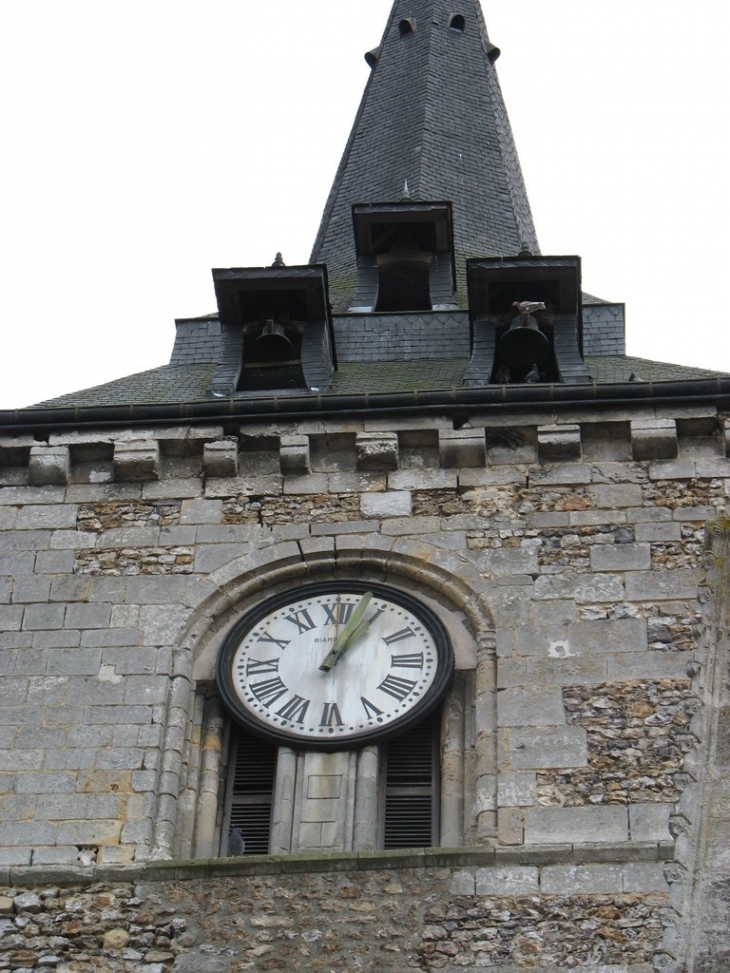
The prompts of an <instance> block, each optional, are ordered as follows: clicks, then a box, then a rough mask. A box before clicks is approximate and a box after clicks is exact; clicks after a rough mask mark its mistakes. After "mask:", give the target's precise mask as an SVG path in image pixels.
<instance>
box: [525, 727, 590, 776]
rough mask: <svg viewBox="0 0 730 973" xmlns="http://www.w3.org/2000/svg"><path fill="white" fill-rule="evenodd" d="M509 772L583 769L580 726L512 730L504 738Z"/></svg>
mask: <svg viewBox="0 0 730 973" xmlns="http://www.w3.org/2000/svg"><path fill="white" fill-rule="evenodd" d="M508 761H509V767H510V769H511V770H544V769H547V768H553V767H585V766H586V764H587V762H588V743H587V734H586V731H585V730H584V729H583V728H582V727H580V726H541V727H534V728H533V727H528V728H525V729H519V728H516V729H512V730H510V731H509V738H508Z"/></svg>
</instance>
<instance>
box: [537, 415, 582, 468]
mask: <svg viewBox="0 0 730 973" xmlns="http://www.w3.org/2000/svg"><path fill="white" fill-rule="evenodd" d="M537 456H538V459H539V460H540V462H541V463H552V462H556V461H560V460H568V461H570V460H580V459H581V458H582V448H581V439H580V426H579V425H577V424H576V425H574V424H572V423H570V424H569V423H566V424H565V425H556V426H538V427H537Z"/></svg>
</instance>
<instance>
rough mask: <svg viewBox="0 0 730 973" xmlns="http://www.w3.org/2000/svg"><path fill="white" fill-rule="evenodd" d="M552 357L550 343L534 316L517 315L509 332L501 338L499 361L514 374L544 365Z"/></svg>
mask: <svg viewBox="0 0 730 973" xmlns="http://www.w3.org/2000/svg"><path fill="white" fill-rule="evenodd" d="M549 357H550V341H549V340H548V337H547V335H544V334H543V333H542V331H540V329H539V327H538V324H537V321H536V320H535V318H534V317H532V315H524V316H523V315H517V317H515V318H514V319H513V320H512V323H511V324H510V327H509V330H508V331H507V332H506V333H505V334H504V335H503V336H502V337H501V338H500V341H499V359H500V361H502V362H504V364H505V365H507V366H509V368H510V369H511V370H512V371H513V372H520V371H525V370H526V369H528V368H530V367H531V366H532V365H535V364H537V365H543V364H545V363H546V362H547V361H548V360H549Z"/></svg>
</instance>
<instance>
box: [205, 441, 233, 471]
mask: <svg viewBox="0 0 730 973" xmlns="http://www.w3.org/2000/svg"><path fill="white" fill-rule="evenodd" d="M203 470H204V472H205V475H206V476H218V477H224V476H238V439H237V438H236V437H235V436H228V437H226V438H225V439H217V440H216V441H215V442H212V443H205V445H204V446H203Z"/></svg>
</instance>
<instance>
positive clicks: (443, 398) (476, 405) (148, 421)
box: [0, 376, 730, 436]
mask: <svg viewBox="0 0 730 973" xmlns="http://www.w3.org/2000/svg"><path fill="white" fill-rule="evenodd" d="M699 403H714V404H715V405H716V406H717V407H718V408H719V409H730V377H721V376H718V377H715V378H705V379H691V380H682V381H671V382H621V383H614V384H605V385H604V384H600V385H599V384H598V383H596V382H593V383H591V384H582V385H542V384H536V385H491V386H486V387H483V388H455V389H447V390H439V391H424V392H377V393H372V392H364V393H358V394H346V395H337V394H334V395H333V394H330V393H326V394H319V395H304V396H287V395H281V396H277V395H274V396H265V397H261V398H245V399H243V398H230V399H209V400H205V401H199V402H184V403H179V404H176V403H170V404H165V405H155V404H140V405H127V406H73V407H61V408H27V409H15V410H2V411H0V433H2V434H4V435H11V436H12V435H18V434H20V433H29V432H36V431H38V432H43V431H51V430H53V431H57V430H61V429H66V430H67V429H85V428H89V427H94V428H99V427H105V428H114V427H120V426H124V427H127V428H129V427H132V428H133V427H135V426H157V425H171V424H179V423H184V424H199V423H211V422H230V421H237V422H252V421H254V422H256V421H259V422H265V421H279V422H283V421H293V420H298V419H305V418H311V417H315V416H316V417H319V418H328V419H331V418H338V419H342V418H348V419H349V418H353V417H355V416H363V417H366V418H374V417H375V416H407V415H413V414H416V415H418V416H421V417H422V416H424V415H428V414H440V415H443V414H444V413H450V412H454V413H457V414H458V415H459V416H460V417H463V413H464V410H471V409H490V410H493V411H494V412H495V413H500V412H504V411H507V410H511V411H521V410H526V409H534V408H536V407H546V406H550V407H551V408H553V409H579V408H585V409H595V408H597V407H618V406H620V407H623V408H627V407H628V408H630V407H632V406H641V405H666V404H672V405H680V404H682V405H687V404H699Z"/></svg>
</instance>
